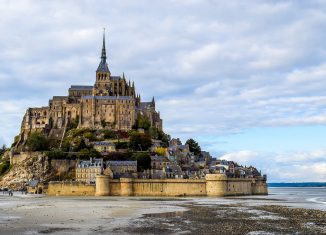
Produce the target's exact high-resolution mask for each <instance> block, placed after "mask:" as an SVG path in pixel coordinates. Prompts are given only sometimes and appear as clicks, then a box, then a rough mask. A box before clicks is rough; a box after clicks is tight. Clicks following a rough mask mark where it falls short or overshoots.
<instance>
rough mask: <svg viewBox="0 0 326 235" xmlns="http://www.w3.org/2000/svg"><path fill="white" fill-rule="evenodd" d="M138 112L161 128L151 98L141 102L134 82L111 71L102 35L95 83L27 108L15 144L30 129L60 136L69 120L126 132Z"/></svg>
mask: <svg viewBox="0 0 326 235" xmlns="http://www.w3.org/2000/svg"><path fill="white" fill-rule="evenodd" d="M138 115H143V116H145V117H147V118H148V120H149V121H150V123H151V125H152V126H155V127H156V128H158V129H160V130H161V129H162V119H161V118H160V114H159V112H157V111H156V110H155V100H154V97H153V99H152V101H150V102H142V101H141V96H140V95H139V94H137V93H136V89H135V85H134V82H132V84H131V83H130V81H128V82H127V80H126V78H125V76H124V74H123V75H122V76H113V75H112V74H111V72H110V70H109V67H108V63H107V55H106V49H105V34H103V46H102V53H101V61H100V63H99V66H98V68H97V70H96V78H95V84H94V85H93V86H84V85H72V86H71V87H70V88H69V91H68V96H53V98H52V99H50V100H49V105H48V106H46V107H40V108H28V109H27V111H26V113H25V115H24V118H23V121H22V125H21V132H20V136H19V141H18V143H17V144H19V143H20V144H21V143H24V142H25V141H26V138H27V137H28V135H29V133H31V132H34V131H42V132H44V133H45V134H47V135H48V136H49V137H50V138H51V137H52V138H61V136H63V135H64V132H65V129H66V127H67V126H69V125H70V124H71V123H75V124H76V125H77V127H78V128H93V129H104V128H106V129H110V130H115V131H119V130H122V131H128V130H131V129H132V127H133V125H134V124H135V122H136V119H137V116H138Z"/></svg>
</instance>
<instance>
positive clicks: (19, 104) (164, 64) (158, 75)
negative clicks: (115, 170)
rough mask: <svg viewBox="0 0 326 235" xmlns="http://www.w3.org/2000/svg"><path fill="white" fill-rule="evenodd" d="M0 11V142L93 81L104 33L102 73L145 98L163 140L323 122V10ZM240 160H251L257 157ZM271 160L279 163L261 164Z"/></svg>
mask: <svg viewBox="0 0 326 235" xmlns="http://www.w3.org/2000/svg"><path fill="white" fill-rule="evenodd" d="M0 12H1V21H0V27H1V31H2V37H1V38H0V44H1V48H2V50H1V51H0V61H1V63H0V101H1V105H2V108H1V109H0V123H1V126H0V139H4V140H5V142H6V143H7V144H9V143H10V142H11V141H12V139H13V137H14V136H15V135H16V134H18V132H19V125H20V123H21V120H22V117H23V114H24V112H25V110H26V109H27V108H28V107H30V106H39V105H40V106H42V105H47V101H48V99H50V98H51V97H52V96H53V95H66V94H67V89H68V88H69V86H70V85H71V84H85V85H86V84H93V83H94V81H95V70H96V67H97V65H98V62H99V56H100V49H101V36H102V35H101V34H102V27H106V28H107V30H106V32H107V34H106V39H107V52H108V63H109V66H110V70H111V72H112V73H113V74H114V75H122V73H123V72H125V74H126V76H127V79H131V80H133V81H135V85H136V89H137V91H138V92H139V93H140V94H141V96H142V100H143V101H146V100H150V99H151V98H152V96H153V95H154V96H155V98H156V101H157V109H158V110H160V111H161V115H162V118H163V120H164V128H165V130H166V131H167V132H169V133H171V134H172V135H173V136H178V137H181V138H182V139H183V140H185V139H187V138H189V137H196V138H197V139H199V140H202V141H203V143H206V141H205V139H207V138H206V137H207V136H223V135H229V134H231V135H233V134H234V133H239V132H242V131H247V130H250V129H251V128H257V127H262V128H267V127H280V126H291V125H301V126H313V125H320V124H322V125H324V124H326V96H325V87H326V80H325V79H324V77H325V75H326V72H325V71H326V62H325V58H326V46H325V41H326V32H325V30H324V25H325V20H326V4H325V2H323V1H313V2H308V1H306V2H293V1H281V2H279V1H277V2H271V1H258V0H257V1H250V2H246V3H243V2H239V1H232V0H231V1H227V2H218V1H209V0H207V1H196V0H194V1H186V2H185V1H175V0H171V1H168V2H158V3H156V4H152V3H151V2H150V1H149V0H141V1H137V3H135V2H134V1H129V0H124V1H119V2H110V3H108V2H107V1H104V0H103V1H97V2H96V3H94V2H92V1H79V2H78V4H75V3H74V2H70V1H55V2H54V1H51V2H48V1H44V2H36V1H32V0H30V1H28V0H21V1H15V2H12V1H5V0H4V1H2V2H1V4H0ZM266 145H268V144H266ZM202 147H203V148H205V147H210V146H209V143H208V144H206V145H204V146H202ZM221 148H222V147H221ZM291 150H294V151H298V152H300V151H301V150H302V149H301V146H299V145H298V146H297V149H291ZM221 151H222V152H223V151H224V152H226V151H227V152H232V149H221ZM246 151H248V152H242V153H241V154H242V157H243V158H245V159H248V160H249V159H250V156H251V154H252V153H253V152H255V150H254V149H251V150H246ZM239 154H240V153H239ZM241 154H240V155H241ZM240 155H239V156H240ZM267 155H268V154H267ZM229 156H231V155H229ZM253 156H255V157H256V159H258V158H259V157H258V156H256V155H255V154H253ZM232 157H234V158H236V157H237V156H235V155H234V156H233V155H232ZM275 157H277V159H282V158H284V156H283V155H281V156H280V155H278V154H272V155H271V156H269V155H268V158H267V159H274V158H275ZM310 157H311V158H312V159H315V158H314V155H312V154H310V153H309V154H308V155H307V159H309V158H310ZM266 161H267V160H266ZM288 161H290V160H289V159H288ZM275 167H276V169H274V171H275V172H276V174H278V173H277V171H278V170H279V169H280V168H279V167H278V166H275ZM300 169H301V170H302V169H303V168H300ZM314 169H315V170H316V172H319V171H318V169H319V168H318V166H315V168H314ZM298 171H299V168H298ZM302 171H303V170H302ZM269 172H271V170H270V171H269Z"/></svg>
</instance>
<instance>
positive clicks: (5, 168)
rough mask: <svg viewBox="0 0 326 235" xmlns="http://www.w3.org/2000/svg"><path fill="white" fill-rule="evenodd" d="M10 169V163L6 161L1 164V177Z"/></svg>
mask: <svg viewBox="0 0 326 235" xmlns="http://www.w3.org/2000/svg"><path fill="white" fill-rule="evenodd" d="M9 169H10V162H9V161H4V162H1V163H0V176H1V175H3V174H4V173H6V172H7V171H8V170H9Z"/></svg>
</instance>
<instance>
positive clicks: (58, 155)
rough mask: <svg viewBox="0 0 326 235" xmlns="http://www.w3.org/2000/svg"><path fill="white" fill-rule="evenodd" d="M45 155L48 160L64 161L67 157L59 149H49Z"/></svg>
mask: <svg viewBox="0 0 326 235" xmlns="http://www.w3.org/2000/svg"><path fill="white" fill-rule="evenodd" d="M46 155H47V157H48V158H49V159H64V158H66V157H67V154H66V153H65V152H63V151H62V150H60V149H51V150H50V151H49V152H47V153H46Z"/></svg>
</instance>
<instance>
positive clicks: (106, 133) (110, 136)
mask: <svg viewBox="0 0 326 235" xmlns="http://www.w3.org/2000/svg"><path fill="white" fill-rule="evenodd" d="M103 133H104V138H105V139H115V138H116V137H117V135H116V133H115V132H114V131H110V130H104V131H103Z"/></svg>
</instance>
